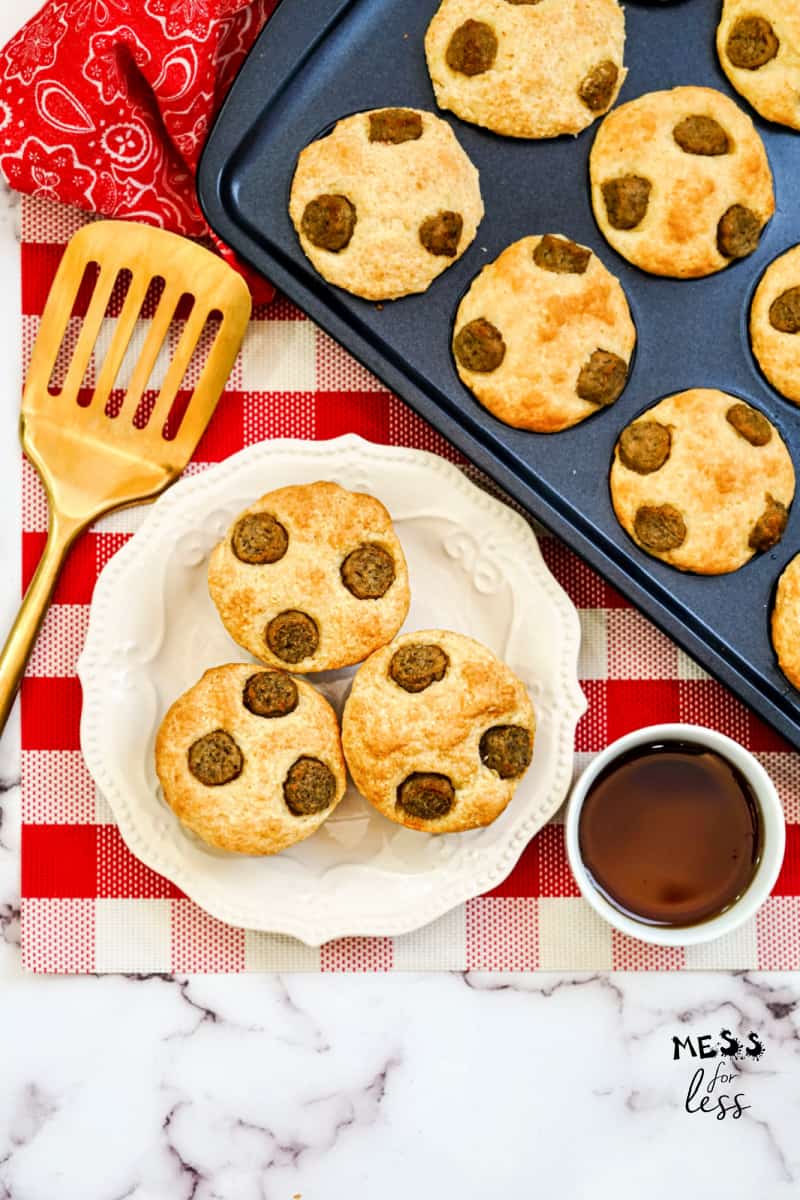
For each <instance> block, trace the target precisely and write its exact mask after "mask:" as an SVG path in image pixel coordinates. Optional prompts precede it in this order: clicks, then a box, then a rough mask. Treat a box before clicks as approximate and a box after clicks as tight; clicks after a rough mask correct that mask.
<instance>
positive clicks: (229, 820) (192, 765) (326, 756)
mask: <svg viewBox="0 0 800 1200" xmlns="http://www.w3.org/2000/svg"><path fill="white" fill-rule="evenodd" d="M156 772H157V774H158V778H159V780H160V781H161V787H162V789H163V792H164V798H165V800H166V801H167V803H168V804H169V806H170V808H172V809H173V811H174V812H175V814H176V816H177V817H178V818H179V820H180V821H181V822H182V823H183V824H184V825H185V826H186V827H187V829H190V830H192V832H193V833H195V834H197V836H198V837H199V838H201V839H202V840H203V841H204V842H207V843H208V844H209V845H211V846H216V847H217V848H218V849H220V850H233V851H236V852H237V853H239V854H277V853H278V852H279V851H280V850H285V849H286V847H287V846H291V845H294V843H295V842H299V841H302V840H303V838H307V837H308V836H309V835H310V834H312V833H313V832H314V830H315V829H318V828H319V826H320V825H321V824H322V822H323V821H324V820H326V818H327V817H329V816H330V814H331V813H332V812H333V810H334V809H335V808H336V805H337V804H338V803H339V801H340V800H341V799H342V796H343V795H344V792H345V787H346V774H345V766H344V759H343V758H342V748H341V742H340V739H339V726H338V722H337V720H336V714H335V713H334V711H333V709H332V708H331V706H330V704H329V703H328V701H327V700H326V699H325V698H324V696H321V695H320V694H319V692H317V691H316V690H315V689H314V688H313V687H312V686H311V684H309V683H307V682H306V681H305V680H303V679H294V678H292V676H291V675H287V674H286V673H285V672H284V671H276V670H272V669H270V670H264V668H263V667H258V666H257V665H256V664H254V663H250V664H247V663H234V664H229V665H227V666H222V667H214V668H212V669H211V670H210V671H206V673H205V675H203V677H202V678H201V679H200V680H199V681H198V682H197V683H196V684H194V686H193V687H191V688H189V690H188V691H187V692H184V694H183V695H182V696H180V697H179V698H178V699H177V700H176V701H175V703H174V704H173V705H172V707H171V708H170V709H169V711H168V712H167V714H166V716H165V717H164V720H163V721H162V722H161V726H160V728H159V731H158V735H157V737H156Z"/></svg>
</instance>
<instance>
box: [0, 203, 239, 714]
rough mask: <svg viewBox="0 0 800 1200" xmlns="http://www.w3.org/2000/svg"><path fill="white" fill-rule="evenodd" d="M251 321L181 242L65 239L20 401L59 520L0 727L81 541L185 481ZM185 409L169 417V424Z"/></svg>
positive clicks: (32, 593)
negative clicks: (59, 366)
mask: <svg viewBox="0 0 800 1200" xmlns="http://www.w3.org/2000/svg"><path fill="white" fill-rule="evenodd" d="M92 266H94V268H95V270H96V273H97V274H96V280H95V282H94V287H93V290H92V292H91V295H90V297H89V300H88V306H87V308H86V315H85V317H84V319H83V322H82V325H81V328H80V332H79V334H78V338H77V341H76V343H75V346H74V350H73V351H72V355H71V359H70V362H69V366H68V367H67V371H66V376H65V378H64V381H63V383H62V385H61V387H60V389H58V390H57V391H56V389H54V388H53V387H50V386H49V384H50V380H51V378H52V377H53V372H54V368H55V365H56V361H57V359H58V357H59V351H60V347H61V344H62V341H64V339H65V334H66V333H67V330H68V326H69V323H70V316H71V314H72V311H73V305H74V303H75V300H76V297H77V295H78V291H79V289H80V288H81V284H82V281H83V280H84V277H85V275H86V272H87V268H91V267H92ZM121 272H123V273H124V276H122V277H121V278H126V279H129V284H128V288H127V292H126V293H125V297H124V300H122V307H121V310H120V313H119V316H118V318H117V319H116V322H115V325H114V328H113V334H112V335H111V339H110V343H109V346H108V350H107V351H106V353H105V357H104V358H103V361H102V362H98V363H97V374H96V382H95V383H94V385H93V387H92V388H91V389H88V388H84V387H83V379H84V375H85V373H86V368H87V366H88V365H89V362H90V358H91V356H92V354H93V351H94V350H95V346H96V343H97V341H98V336H99V335H101V330H103V329H104V328H105V326H106V321H107V316H106V314H107V309H108V304H109V300H110V299H111V296H112V292H113V291H114V287H115V284H116V283H117V279H118V277H120V273H121ZM128 273H130V274H129V275H128ZM160 280H163V290H162V291H161V296H160V299H159V300H158V302H157V307H156V309H155V313H154V315H153V317H152V320H151V321H150V322H149V327H148V328H147V333H146V336H145V339H144V344H143V346H142V349H141V352H140V353H139V356H138V359H137V360H136V362H135V365H134V366H133V370H132V372H131V375H130V379H129V382H128V386H127V389H126V391H125V395H124V398H123V400H122V404H121V406H120V407H119V410H118V411H117V412H116V415H109V413H111V412H113V411H114V408H113V405H110V404H109V401H110V399H111V394H112V390H113V389H114V385H115V382H116V379H117V375H118V374H119V371H120V367H121V366H122V363H123V360H124V359H125V357H126V352H127V351H128V347H129V343H130V341H131V336H132V335H133V333H134V328H135V326H136V323H137V320H139V319H140V314H141V310H142V306H143V304H144V301H145V297H146V296H148V292H150V294H151V295H152V289H151V285H153V284H154V282H155V281H160ZM84 287H86V284H84ZM187 297H189V299H187ZM192 300H193V303H192ZM179 302H180V303H181V310H182V312H185V311H186V309H187V308H188V307H189V305H190V304H191V309H190V311H189V314H188V316H187V317H186V319H185V323H184V325H183V330H182V332H181V333H180V336H179V337H178V341H177V345H176V348H175V351H174V353H173V354H172V356H171V361H170V364H169V367H168V368H167V371H166V374H165V376H164V379H163V382H162V384H161V388H160V390H159V392H158V394H157V396H156V397H155V403H154V404H153V406H152V409H151V410H150V413H149V417H147V413H146V411H144V412H143V411H142V402H143V398H145V391H146V389H147V385H148V381H149V379H150V375H151V372H152V371H153V368H154V366H155V364H156V359H157V358H158V356H159V353H160V352H161V349H162V346H164V344H165V341H166V338H167V335H168V331H169V328H170V325H171V324H172V321H173V318H174V317H175V314H176V309H177V308H178V304H179ZM215 313H219V314H220V315H221V318H222V319H221V322H220V323H219V326H218V329H217V333H216V337H215V339H214V341H213V344H212V345H211V347H210V349H209V351H208V355H207V358H206V360H205V364H204V365H203V366H202V367H201V369H200V374H199V378H198V379H197V382H196V383H195V384H194V386H193V387H192V388H191V395H190V397H189V401H188V404H187V406H186V408H185V410H183V416H182V418H180V425H179V426H178V427H177V432H175V431H174V428H171V427H170V426H169V425H168V418H169V417H170V413H171V412H173V406H174V405H175V403H176V399H177V397H178V392H179V390H180V391H181V395H182V397H183V394H184V392H185V391H186V390H188V388H189V385H188V384H186V385H184V387H182V386H181V385H182V383H183V379H184V375H185V374H186V370H187V367H188V366H189V365H190V363H192V362H193V355H194V353H195V350H196V349H197V350H198V353H199V350H200V348H199V347H198V343H199V342H200V340H201V336H202V335H203V332H204V329H205V328H206V323H207V321H208V319H209V317H210V316H211V315H212V314H215ZM249 317H250V293H249V291H248V289H247V285H246V284H245V283H244V281H243V280H242V278H241V276H239V275H237V274H236V272H235V271H234V270H232V268H231V267H229V266H228V265H227V264H226V263H225V262H223V261H222V259H220V258H218V257H217V256H216V255H215V254H212V253H211V252H210V251H208V250H204V249H203V248H202V247H201V246H198V245H196V244H195V243H194V242H190V241H188V240H187V239H186V238H182V237H178V236H177V235H175V234H172V233H165V232H164V231H163V230H160V229H153V228H151V227H150V226H147V225H136V224H131V223H128V222H127V221H97V222H95V223H92V224H89V225H85V226H83V228H82V229H80V230H79V231H78V233H76V234H75V236H74V237H73V238H72V240H71V242H70V243H69V245H68V246H67V249H66V251H65V253H64V257H63V258H62V260H61V264H60V266H59V268H58V271H57V273H56V277H55V280H54V282H53V286H52V289H51V291H50V295H49V296H48V299H47V304H46V305H45V310H44V314H43V315H42V320H41V324H40V326H39V333H38V336H37V338H36V344H35V346H34V348H33V354H32V356H31V363H30V368H29V371H28V378H27V381H26V384H25V391H24V393H23V398H22V419H21V430H20V433H21V438H22V445H23V447H24V449H25V453H26V454H27V455H28V458H29V459H30V460H31V462H32V463H33V464H34V466H35V467H36V469H37V471H38V472H39V475H40V476H41V479H42V483H43V484H44V487H45V490H46V492H47V497H48V500H49V504H50V526H49V531H48V535H47V544H46V546H45V549H44V553H43V555H42V558H41V561H40V563H39V566H38V569H37V571H36V574H35V575H34V577H33V579H32V581H31V584H30V587H29V588H28V591H27V593H26V595H25V599H24V600H23V602H22V607H21V609H20V611H19V615H18V616H17V619H16V621H15V623H14V627H13V629H12V630H11V633H10V634H9V637H8V641H7V642H6V644H5V647H4V649H3V652H2V655H0V731H1V730H2V729H3V727H4V725H5V723H6V719H7V717H8V713H9V710H10V709H11V705H12V704H13V701H14V696H15V694H16V691H17V688H18V687H19V682H20V679H21V677H22V674H23V672H24V670H25V665H26V663H27V661H28V658H29V656H30V653H31V650H32V649H33V644H34V642H35V640H36V635H37V633H38V631H39V627H40V626H41V623H42V620H43V618H44V614H45V611H46V609H47V605H48V603H49V601H50V598H51V596H52V594H53V589H54V588H55V585H56V581H57V579H58V575H59V572H60V570H61V567H62V565H63V563H64V560H65V558H66V556H67V554H68V553H69V550H70V547H71V546H72V543H73V542H74V540H75V538H76V537H77V535H78V534H79V533H80V532H81V531H82V530H83V529H85V528H86V526H87V525H89V524H90V523H91V522H92V521H94V520H95V519H96V518H97V517H99V516H101V515H102V514H103V513H107V512H110V511H111V510H112V509H115V508H122V507H124V506H125V505H128V504H135V503H137V502H140V501H146V500H152V499H154V498H155V497H156V496H157V495H158V494H159V492H162V491H163V490H164V488H166V487H168V486H169V484H171V483H173V482H174V480H175V479H177V477H178V476H179V475H180V473H181V471H182V470H183V468H184V467H185V466H186V464H187V463H188V461H189V459H190V458H191V456H192V453H193V451H194V449H195V447H196V445H197V443H198V442H199V440H200V438H201V437H202V434H203V431H204V430H205V428H206V425H207V424H208V422H209V420H210V418H211V415H212V413H213V412H214V408H215V407H216V404H217V401H218V399H219V397H220V394H221V392H222V389H223V387H224V386H225V382H226V380H227V378H228V375H229V374H230V370H231V367H232V366H233V361H234V359H235V357H236V354H237V352H238V350H239V346H240V345H241V342H242V338H243V337H244V331H245V329H246V327H247V322H248V320H249ZM177 328H179V326H178V325H177V324H176V329H177ZM95 357H96V358H97V357H99V356H98V355H95ZM54 392H56V394H53V393H54ZM87 401H88V402H87ZM144 407H145V410H146V408H147V405H146V398H145V401H144ZM137 412H138V416H137V419H136V422H135V423H134V417H135V416H136V415H137ZM176 412H177V409H176ZM176 412H173V417H172V418H170V421H171V425H172V426H174V424H175V423H176V421H177V419H178V416H177V415H176ZM145 420H146V424H145V423H144V421H145ZM165 433H166V434H167V436H166V437H165V436H164V435H165ZM173 433H174V436H172V434H173Z"/></svg>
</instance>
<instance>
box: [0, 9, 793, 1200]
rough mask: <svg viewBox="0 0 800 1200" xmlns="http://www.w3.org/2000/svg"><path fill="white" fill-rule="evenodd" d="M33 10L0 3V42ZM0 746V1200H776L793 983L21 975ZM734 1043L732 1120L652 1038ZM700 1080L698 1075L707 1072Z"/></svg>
mask: <svg viewBox="0 0 800 1200" xmlns="http://www.w3.org/2000/svg"><path fill="white" fill-rule="evenodd" d="M36 7H37V4H36V0H12V2H11V3H5V4H3V5H0V40H4V39H5V37H6V36H7V35H8V34H9V33H10V32H12V31H13V28H14V27H15V25H16V24H18V23H19V22H20V21H21V20H23V19H24V17H25V16H26V15H27V13H28V12H32V11H34V10H35V8H36ZM16 214H17V206H16V203H15V201H14V199H13V198H12V197H11V196H10V195H9V194H8V193H7V192H2V194H0V280H2V283H1V285H0V328H2V330H3V339H2V345H3V358H4V364H5V365H4V370H3V371H2V373H0V422H2V425H1V426H0V499H2V512H3V520H2V521H0V562H1V563H2V575H0V578H2V594H1V605H2V606H1V608H0V618H1V619H2V621H3V625H4V627H5V626H7V624H8V623H9V621H10V619H11V614H12V612H13V609H14V606H15V603H16V597H17V594H18V587H19V582H18V581H19V572H18V560H19V550H18V545H19V515H18V499H17V496H18V452H17V445H16V424H17V409H18V398H19V333H18V328H19V319H18V290H17V289H18V262H17V242H16V237H17V223H16ZM18 741H19V733H18V727H17V724H16V720H13V721H12V723H11V724H10V725H9V728H8V729H7V731H6V734H5V736H4V738H3V740H2V743H0V781H1V786H2V796H0V801H1V802H2V807H1V808H0V817H2V821H0V1200H56V1198H58V1200H73V1198H74V1200H123V1198H125V1197H135V1198H136V1200H187V1198H190V1197H194V1198H195V1200H291V1198H292V1197H296V1196H298V1195H299V1196H302V1197H303V1198H304V1200H312V1198H313V1200H344V1198H345V1197H354V1198H355V1197H359V1198H365V1197H368V1196H369V1197H373V1196H380V1197H381V1200H401V1198H402V1200H407V1197H408V1196H409V1195H410V1194H415V1195H418V1196H420V1197H422V1200H428V1198H429V1197H449V1196H459V1197H462V1198H464V1200H473V1198H474V1200H486V1197H488V1196H498V1195H508V1196H517V1195H520V1196H522V1195H524V1196H529V1195H535V1194H539V1193H541V1194H543V1195H545V1194H548V1193H551V1192H552V1191H553V1190H554V1189H555V1188H558V1189H560V1190H561V1191H562V1192H563V1193H564V1194H565V1195H567V1196H569V1197H571V1198H576V1197H588V1196H590V1195H591V1196H592V1197H599V1198H600V1200H606V1197H608V1200H612V1197H613V1198H614V1200H634V1198H635V1200H638V1198H639V1197H640V1196H641V1195H642V1193H646V1194H647V1196H648V1198H649V1200H661V1198H662V1197H663V1198H664V1200H666V1198H667V1197H670V1198H671V1197H673V1196H674V1195H675V1194H676V1192H680V1193H681V1194H682V1195H683V1196H684V1197H686V1200H700V1197H713V1198H714V1200H716V1198H720V1200H721V1198H723V1197H729V1198H730V1200H740V1198H741V1200H753V1197H755V1196H758V1198H759V1200H773V1198H775V1200H779V1198H780V1200H782V1198H783V1197H790V1196H798V1195H800V1139H798V1136H797V1130H798V1121H800V975H785V976H777V975H760V976H755V975H744V974H739V975H736V974H731V973H724V972H721V973H718V974H691V973H684V974H674V975H669V974H659V975H639V976H635V975H612V976H591V977H586V976H573V975H558V976H554V975H529V976H498V975H493V976H475V975H467V976H460V975H445V974H442V975H427V976H402V975H399V976H390V977H381V976H365V977H353V976H349V977H348V976H340V977H336V978H331V977H325V976H282V977H278V976H257V975H254V976H245V977H233V976H227V977H219V978H215V977H205V978H162V977H149V978H148V977H145V978H139V977H124V978H120V977H102V978H94V977H93V978H78V979H55V978H52V979H47V978H31V977H26V976H25V975H24V974H23V973H22V971H21V969H20V966H19V954H18V949H17V913H18V895H19V878H18V875H19V791H18V786H17V782H16V781H17V779H18V774H19V769H18V757H19V752H18ZM723 1027H725V1028H728V1029H731V1030H733V1031H734V1032H736V1031H739V1032H740V1033H742V1034H746V1033H747V1032H748V1031H749V1030H751V1029H752V1030H756V1031H758V1032H759V1034H760V1036H761V1038H762V1040H763V1041H764V1042H765V1044H766V1053H765V1054H764V1057H763V1058H762V1059H761V1060H760V1061H759V1062H744V1063H742V1064H741V1066H740V1074H739V1077H738V1081H737V1083H736V1086H735V1089H730V1088H728V1087H726V1086H721V1085H718V1087H717V1088H716V1089H715V1093H714V1095H715V1096H716V1095H717V1094H718V1093H719V1092H721V1091H732V1090H735V1091H737V1092H741V1093H743V1095H744V1099H743V1101H742V1103H743V1104H748V1105H749V1106H750V1107H749V1108H747V1109H746V1110H745V1111H744V1113H743V1115H742V1117H741V1119H738V1120H734V1119H733V1117H732V1116H728V1117H726V1118H725V1119H724V1120H722V1121H719V1120H717V1119H716V1118H715V1116H714V1114H713V1113H709V1114H703V1113H695V1114H693V1115H688V1114H687V1112H686V1111H685V1107H684V1099H685V1096H686V1092H687V1088H688V1085H689V1081H690V1079H691V1076H692V1073H693V1070H694V1069H695V1067H696V1065H697V1064H694V1065H692V1064H691V1063H689V1062H687V1061H680V1062H677V1063H676V1062H673V1061H672V1037H673V1035H674V1034H680V1036H681V1037H685V1036H686V1035H687V1034H690V1033H691V1034H693V1035H695V1036H698V1035H700V1034H703V1033H708V1034H711V1035H713V1036H714V1038H716V1037H717V1036H718V1035H719V1031H720V1029H721V1028H723ZM711 1065H712V1067H713V1065H714V1063H713V1062H712V1064H711Z"/></svg>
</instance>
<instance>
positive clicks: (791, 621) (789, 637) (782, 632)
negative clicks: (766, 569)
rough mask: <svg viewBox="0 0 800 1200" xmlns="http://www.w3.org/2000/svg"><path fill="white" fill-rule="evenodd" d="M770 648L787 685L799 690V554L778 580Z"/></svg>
mask: <svg viewBox="0 0 800 1200" xmlns="http://www.w3.org/2000/svg"><path fill="white" fill-rule="evenodd" d="M772 644H773V646H774V647H775V653H776V654H777V656H778V665H779V667H780V669H781V670H782V671H783V673H784V675H785V676H786V678H787V679H788V680H789V682H790V683H792V684H794V686H795V687H796V688H800V554H798V555H796V556H795V557H794V558H793V559H792V561H791V562H790V563H789V565H788V566H787V567H786V570H785V571H784V572H783V574H782V575H781V577H780V579H779V580H778V590H777V592H776V595H775V607H774V608H773V610H772Z"/></svg>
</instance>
